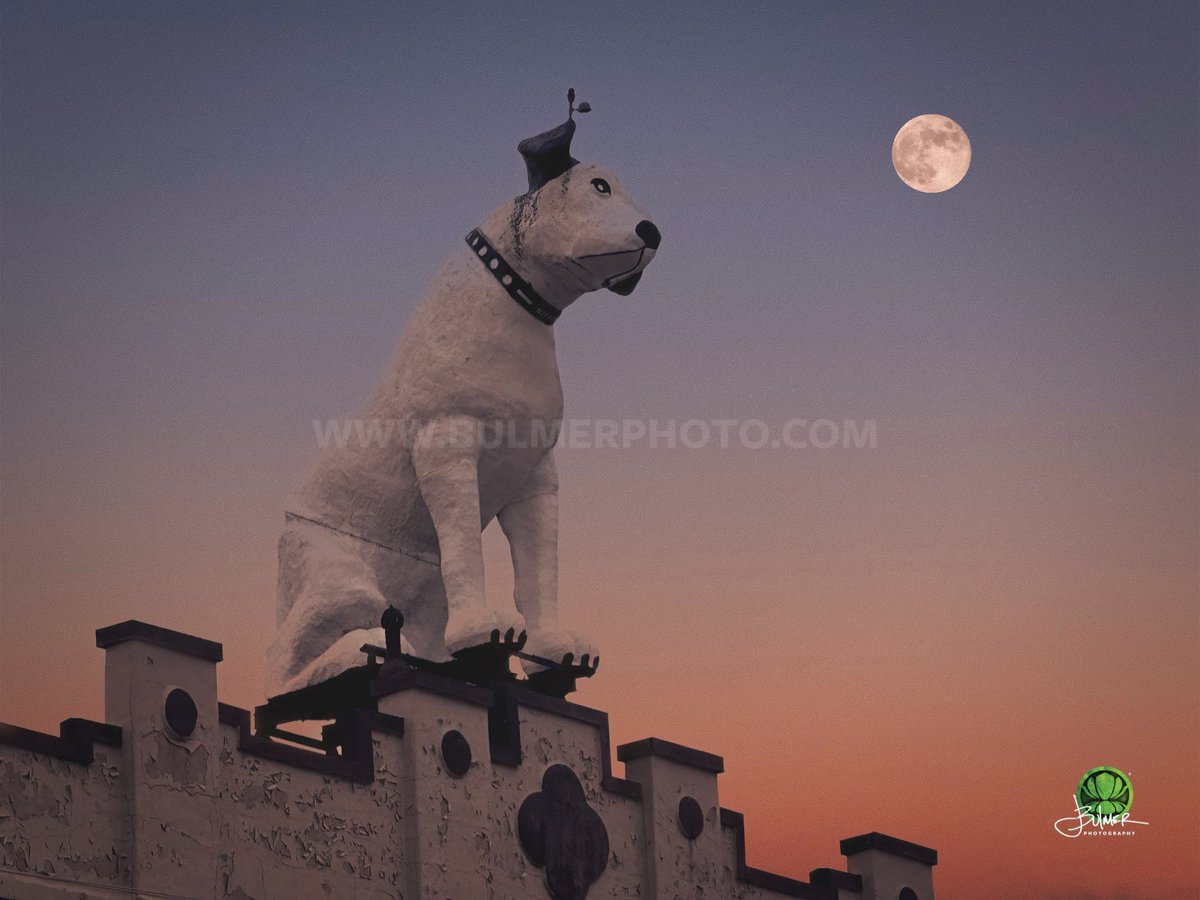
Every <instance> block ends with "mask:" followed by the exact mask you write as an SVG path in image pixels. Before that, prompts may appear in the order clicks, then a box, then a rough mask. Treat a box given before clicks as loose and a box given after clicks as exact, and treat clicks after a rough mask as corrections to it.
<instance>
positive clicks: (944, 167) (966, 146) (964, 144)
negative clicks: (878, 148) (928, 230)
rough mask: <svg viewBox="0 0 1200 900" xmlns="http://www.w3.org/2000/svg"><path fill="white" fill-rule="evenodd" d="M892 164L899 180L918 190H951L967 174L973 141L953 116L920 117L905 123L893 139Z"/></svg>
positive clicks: (930, 191)
mask: <svg viewBox="0 0 1200 900" xmlns="http://www.w3.org/2000/svg"><path fill="white" fill-rule="evenodd" d="M892 165H893V166H895V167H896V174H897V175H899V176H900V180H901V181H903V182H904V183H905V184H907V185H908V186H909V187H910V188H912V189H913V190H915V191H922V192H923V193H926V194H938V193H941V192H942V191H948V190H950V188H952V187H954V186H955V185H956V184H958V183H959V182H960V181H962V180H963V176H964V175H966V174H967V168H968V167H969V166H970V165H971V142H970V141H969V140H967V133H966V132H965V131H963V130H962V128H960V127H959V125H958V123H957V122H955V121H954V120H953V119H948V118H946V117H945V116H935V115H927V116H917V117H916V118H915V119H909V120H908V121H907V122H905V123H904V127H903V128H901V129H900V130H899V131H897V132H896V139H895V140H894V141H892Z"/></svg>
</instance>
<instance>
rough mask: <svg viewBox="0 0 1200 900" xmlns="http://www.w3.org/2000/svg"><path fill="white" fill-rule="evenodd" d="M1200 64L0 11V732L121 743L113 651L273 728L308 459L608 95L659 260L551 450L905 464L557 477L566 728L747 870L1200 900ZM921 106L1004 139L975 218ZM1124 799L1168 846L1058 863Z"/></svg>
mask: <svg viewBox="0 0 1200 900" xmlns="http://www.w3.org/2000/svg"><path fill="white" fill-rule="evenodd" d="M1198 33H1200V12H1198V10H1197V7H1196V5H1195V4H1193V3H1183V2H1178V3H1175V2H1164V3H1153V4H1147V5H1137V4H1128V3H1115V2H1100V3H1094V2H1093V3H1081V2H1080V3H1076V2H1061V3H1052V4H1045V3H1035V2H1030V0H1021V2H1013V3H1002V4H987V5H980V4H968V3H949V4H938V5H936V6H934V5H929V4H915V3H908V2H897V3H887V4H879V3H866V2H862V3H859V2H846V3H842V2H837V3H835V2H810V3H785V2H761V3H760V2H755V3H745V4H717V3H711V4H710V3H688V4H683V3H662V4H654V5H653V6H646V5H639V4H587V5H570V6H567V5H560V4H532V3H514V4H511V6H509V5H505V6H504V8H501V7H499V6H497V5H495V4H493V5H490V6H484V5H477V4H474V3H462V4H432V3H431V4H394V3H383V2H358V3H354V4H349V5H346V6H342V5H340V4H339V5H328V4H316V3H311V4H310V3H292V4H273V3H245V4H232V3H216V4H205V5H191V6H175V5H171V6H160V5H149V4H136V3H117V2H88V3H82V2H61V3H54V4H43V3H24V2H15V0H6V2H5V3H4V4H3V5H0V41H2V46H0V292H2V299H0V350H2V354H0V482H2V495H0V720H3V721H5V722H10V723H14V724H18V725H22V726H25V727H31V728H37V729H41V730H50V731H54V730H56V727H57V723H58V721H59V720H61V719H63V718H65V717H68V716H88V717H93V718H101V717H102V716H103V708H102V706H103V704H102V669H103V653H102V651H100V650H97V649H96V648H95V642H94V631H95V629H96V628H98V627H101V626H104V625H109V624H112V623H114V622H118V621H122V620H125V619H131V618H136V619H142V620H145V621H148V622H152V623H154V624H158V625H163V626H166V627H169V628H174V629H178V630H182V631H186V632H189V633H192V634H196V635H200V636H202V637H206V638H210V639H213V640H217V641H220V642H222V643H223V644H224V647H225V660H224V662H222V663H221V664H220V667H219V677H220V693H221V699H222V700H223V701H225V702H227V703H233V704H236V705H239V706H244V707H250V706H253V705H255V704H256V703H260V702H262V700H263V699H264V694H263V676H264V667H263V654H264V651H265V649H266V646H267V643H268V642H269V640H270V638H271V634H272V630H273V627H274V591H275V542H276V540H277V538H278V535H279V531H280V529H281V527H282V522H283V510H284V508H285V505H286V502H287V497H288V494H289V491H291V490H292V488H293V487H294V486H295V485H296V484H297V482H298V481H299V479H300V477H301V475H302V474H303V471H304V466H305V464H306V461H307V460H308V459H309V458H310V457H311V456H312V455H313V453H314V452H315V450H316V437H315V433H314V424H313V423H314V421H317V422H324V421H327V420H329V419H337V418H340V417H345V416H350V415H353V414H354V412H355V411H356V409H357V408H358V407H359V405H360V404H361V402H362V401H363V400H364V398H365V397H366V395H367V394H368V392H369V391H370V389H371V388H372V387H373V385H374V383H375V378H376V377H377V375H378V374H379V372H380V371H381V370H382V368H383V366H384V364H385V363H386V361H387V359H388V356H389V354H390V352H391V349H392V346H393V344H394V342H395V340H396V338H397V337H398V336H399V334H400V331H401V329H402V327H403V325H404V323H405V321H406V320H407V318H408V316H409V315H410V313H411V311H412V310H413V308H414V307H415V305H416V304H417V303H418V302H419V301H420V299H421V298H422V295H423V294H424V292H425V290H426V287H427V285H428V284H429V281H430V279H431V278H432V277H433V275H434V273H435V272H436V271H437V269H438V267H439V266H440V263H441V260H442V259H443V258H444V257H445V256H446V255H447V254H448V253H449V252H451V251H452V250H454V249H456V248H457V247H458V245H459V244H460V243H461V242H462V237H463V235H464V234H466V232H467V231H468V230H469V229H471V228H472V227H474V226H475V225H477V224H478V223H479V222H480V221H481V220H482V218H483V217H484V216H485V215H486V214H487V213H488V212H489V211H490V210H491V209H492V208H493V207H494V206H496V205H497V204H498V203H499V202H500V201H501V200H503V199H505V198H509V197H512V196H514V195H516V194H518V193H520V192H521V191H522V190H523V185H524V170H523V165H522V161H521V159H520V157H519V156H518V155H517V153H516V150H515V147H516V144H517V142H518V141H519V140H520V139H522V138H524V137H527V136H529V135H532V134H535V133H537V132H539V131H541V130H543V129H545V128H548V127H551V126H553V125H555V124H557V123H558V122H559V121H561V119H562V117H563V115H564V113H565V104H564V102H563V99H562V98H563V93H564V91H565V89H566V87H568V86H571V85H574V86H575V87H576V88H577V89H578V90H579V96H580V98H581V99H584V100H587V101H589V102H590V103H591V104H592V106H593V107H594V111H593V112H592V113H590V114H589V115H588V116H587V117H583V119H582V121H581V122H580V123H579V132H578V134H577V135H576V138H575V142H574V145H573V152H574V154H575V155H576V156H577V157H579V158H581V159H584V160H594V161H597V162H602V163H604V164H606V165H608V166H611V168H612V169H613V170H614V171H615V172H617V173H618V174H619V175H620V176H621V178H622V180H623V181H624V182H625V184H626V185H627V186H628V187H629V189H630V191H631V193H632V194H633V195H634V196H635V197H636V198H637V199H638V201H639V202H640V203H642V204H643V205H644V206H645V207H646V209H647V210H648V211H649V212H650V214H651V215H652V217H653V219H654V221H655V222H656V223H657V224H658V226H659V227H660V229H661V230H662V233H663V244H662V248H661V250H660V251H659V254H658V257H657V259H656V260H655V261H654V263H653V264H652V265H651V266H650V268H649V269H648V270H647V272H646V275H645V277H644V278H643V279H642V282H641V285H640V286H639V288H638V290H637V292H636V293H635V294H633V295H632V296H631V297H628V298H625V297H618V296H616V295H615V294H610V293H608V292H602V293H601V294H594V295H589V296H586V297H584V298H582V299H581V300H580V301H579V302H578V303H576V304H575V305H574V306H572V307H571V308H570V309H569V310H567V312H566V313H565V314H564V315H563V317H562V319H561V320H560V321H559V323H558V324H557V325H556V326H555V328H556V332H557V341H558V354H559V361H560V367H561V369H562V376H563V384H564V389H565V393H566V410H567V411H566V415H567V417H568V418H569V419H578V420H587V421H592V420H595V419H618V420H620V419H637V420H646V419H657V420H660V421H667V420H675V421H677V422H682V421H685V420H689V419H702V420H713V419H726V418H727V419H736V420H739V421H744V420H747V419H759V420H762V421H763V422H765V423H768V425H769V426H770V427H772V428H777V427H779V426H780V425H781V424H782V423H784V422H786V421H788V420H790V419H793V418H805V419H808V420H810V421H811V420H816V419H821V418H828V419H831V420H833V421H835V422H838V423H841V422H843V421H844V420H847V419H849V420H853V421H855V422H858V423H863V422H867V421H870V422H874V423H875V429H876V435H877V441H876V443H875V446H873V447H843V446H841V445H839V446H836V447H832V448H828V449H817V448H815V447H808V448H806V449H788V448H777V449H771V448H770V447H767V448H763V449H758V450H752V449H748V448H743V447H730V448H721V447H719V446H714V445H712V444H711V443H710V444H709V445H707V446H704V447H702V448H697V449H688V448H686V447H682V446H677V447H675V448H673V449H672V448H665V447H658V448H651V447H649V446H648V445H647V444H646V443H645V442H640V443H635V444H634V445H633V446H630V447H627V448H622V449H615V448H588V447H580V446H572V447H563V448H560V449H559V451H558V464H559V472H560V479H561V483H562V488H561V494H560V498H561V501H560V502H561V508H562V526H561V539H560V546H561V550H560V554H561V563H562V569H561V576H560V584H561V597H562V606H563V611H564V615H565V616H566V618H567V620H568V621H569V622H570V623H571V624H572V625H574V626H576V627H578V628H579V630H582V631H585V632H589V633H591V634H592V635H594V636H595V638H596V640H597V643H598V644H599V646H600V648H601V653H602V657H603V666H602V667H601V669H600V671H599V673H598V675H597V676H596V677H595V678H594V679H592V680H591V681H589V682H586V683H584V684H583V685H582V687H581V690H580V691H579V693H578V694H576V695H575V696H574V698H573V699H575V700H577V701H578V702H580V703H584V704H587V705H589V706H595V707H598V708H601V709H604V710H606V711H608V712H609V714H610V716H611V721H612V730H613V739H614V742H624V741H628V740H633V739H637V738H641V737H646V736H649V735H654V736H658V737H663V738H667V739H670V740H674V741H677V742H679V743H683V744H687V745H690V746H693V747H697V748H699V749H702V750H706V751H710V752H713V753H717V754H720V755H722V756H723V757H724V759H725V764H726V772H725V774H724V775H723V776H722V777H721V781H720V789H721V803H722V805H723V806H726V807H730V808H733V809H736V810H739V811H741V812H744V813H745V814H746V818H747V842H748V855H749V862H750V864H751V865H754V866H758V867H762V868H767V869H771V870H774V871H779V872H781V873H783V874H787V875H792V876H796V877H805V876H806V875H807V873H808V871H809V870H810V869H812V868H814V867H818V866H838V867H840V866H841V864H842V860H841V859H840V858H839V857H838V856H837V842H838V840H839V839H841V838H844V837H848V836H850V835H853V834H857V833H861V832H864V831H871V830H879V831H884V832H887V833H890V834H895V835H897V836H900V837H904V838H906V839H909V840H912V841H915V842H918V843H921V844H925V845H928V846H931V847H935V848H937V850H938V851H939V854H940V857H941V863H940V865H939V866H938V867H937V869H936V870H935V883H936V885H937V888H938V896H939V897H940V898H942V900H1023V898H1028V900H1034V898H1036V900H1085V898H1086V900H1132V898H1136V900H1141V898H1146V900H1185V898H1196V897H1198V896H1200V862H1197V860H1198V859H1200V854H1197V852H1196V851H1197V848H1198V846H1200V814H1198V812H1197V811H1198V810H1200V778H1198V777H1197V773H1198V772H1200V667H1198V662H1200V653H1198V650H1200V602H1198V601H1200V597H1198V591H1200V562H1198V549H1197V548H1198V545H1200V478H1198V471H1200V402H1198V401H1200V397H1198V386H1200V364H1198V354H1197V340H1198V338H1200V327H1198V316H1197V298H1198V295H1200V291H1198V287H1200V269H1198V265H1197V254H1196V249H1197V239H1198V238H1200V182H1198V176H1197V172H1198V171H1200V168H1198V162H1200V155H1198V152H1197V144H1198V118H1200V96H1198V95H1200V89H1198V87H1197V85H1198V81H1197V78H1196V75H1197V71H1198V51H1197V46H1198V44H1197V34H1198ZM922 113H938V114H943V115H947V116H950V117H951V118H953V119H954V120H955V121H957V122H958V123H959V124H961V125H962V126H963V128H965V130H966V131H967V133H968V134H969V135H970V139H971V144H972V150H973V159H972V164H971V168H970V171H969V172H968V174H967V176H966V178H965V179H964V180H963V181H962V183H961V184H959V185H958V186H957V187H955V188H953V189H952V190H950V191H948V192H946V193H944V194H933V195H927V194H920V193H918V192H916V191H913V190H911V189H909V188H908V187H906V186H905V185H904V184H903V183H902V182H901V181H900V180H899V179H898V178H897V177H896V174H895V172H894V171H893V169H892V166H891V162H890V158H889V153H890V148H891V141H892V137H893V135H894V134H895V133H896V131H897V129H898V128H899V127H900V126H901V125H902V124H903V123H904V122H905V121H907V120H908V119H909V118H911V117H913V116H915V115H918V114H922ZM497 531H498V529H496V528H495V527H494V526H493V527H491V528H489V529H488V531H487V532H486V535H485V538H486V547H487V556H488V564H489V565H488V594H489V598H490V602H492V603H493V604H504V603H511V602H512V601H511V589H512V583H511V571H510V567H509V564H508V561H507V550H506V547H505V545H504V543H503V541H502V539H501V537H500V536H499V535H498V534H497V533H496V532H497ZM1099 765H1112V766H1116V767H1119V768H1121V769H1122V770H1124V771H1126V772H1128V773H1129V774H1130V778H1131V780H1132V782H1133V784H1134V786H1135V791H1136V802H1135V806H1134V809H1133V812H1134V815H1135V818H1137V819H1140V820H1144V821H1146V822H1147V823H1149V824H1148V825H1146V826H1144V827H1140V828H1139V829H1138V833H1137V834H1136V836H1134V837H1132V838H1129V839H1120V840H1100V839H1091V840H1089V839H1079V840H1069V839H1065V838H1063V837H1060V836H1059V835H1058V834H1056V833H1055V831H1054V827H1053V825H1054V822H1055V820H1056V819H1059V818H1061V817H1063V816H1067V815H1070V814H1071V813H1072V812H1073V807H1072V805H1071V804H1072V795H1073V792H1074V790H1075V787H1076V785H1077V783H1078V781H1079V778H1080V776H1081V775H1082V774H1083V773H1084V772H1085V771H1087V770H1088V769H1090V768H1093V767H1095V766H1099ZM618 769H619V766H618Z"/></svg>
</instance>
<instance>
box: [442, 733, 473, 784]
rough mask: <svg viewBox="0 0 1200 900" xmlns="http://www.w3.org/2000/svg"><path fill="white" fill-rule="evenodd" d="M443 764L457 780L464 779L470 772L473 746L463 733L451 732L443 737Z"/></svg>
mask: <svg viewBox="0 0 1200 900" xmlns="http://www.w3.org/2000/svg"><path fill="white" fill-rule="evenodd" d="M442 762H443V763H445V765H446V771H447V772H449V773H450V774H451V775H453V776H454V777H455V778H462V777H463V776H464V775H466V774H467V772H468V771H470V769H471V745H470V743H468V742H467V739H466V738H465V737H463V734H462V732H461V731H454V730H450V731H447V732H446V733H445V734H443V735H442Z"/></svg>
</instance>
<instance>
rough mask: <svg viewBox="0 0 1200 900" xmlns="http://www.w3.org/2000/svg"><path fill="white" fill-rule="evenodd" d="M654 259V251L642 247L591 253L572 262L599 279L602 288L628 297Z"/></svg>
mask: <svg viewBox="0 0 1200 900" xmlns="http://www.w3.org/2000/svg"><path fill="white" fill-rule="evenodd" d="M653 258H654V249H653V248H651V247H646V246H642V247H631V248H630V249H628V250H614V251H612V252H610V253H589V254H587V255H586V256H581V257H579V259H578V260H572V262H574V263H575V264H576V265H577V266H579V268H581V269H583V270H584V271H586V272H587V273H588V274H589V275H591V276H592V277H593V278H599V279H600V287H602V288H608V290H610V291H612V292H613V293H614V294H620V295H621V296H622V297H628V296H629V295H630V294H632V293H633V289H634V288H636V287H637V284H638V282H639V281H640V280H641V278H642V270H644V269H645V268H646V266H648V265H649V264H650V260H652V259H653Z"/></svg>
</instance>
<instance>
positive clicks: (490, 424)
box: [267, 92, 660, 691]
mask: <svg viewBox="0 0 1200 900" xmlns="http://www.w3.org/2000/svg"><path fill="white" fill-rule="evenodd" d="M570 101H571V102H570V103H569V106H570V112H571V113H572V115H571V116H570V117H568V119H567V121H566V122H564V123H563V124H562V125H560V126H558V127H557V128H554V129H552V130H550V131H547V132H544V133H543V134H540V135H538V136H536V137H533V138H529V139H528V140H525V141H522V142H521V144H520V146H519V147H518V150H519V151H520V153H521V154H522V156H524V158H525V162H526V167H527V169H528V174H529V191H528V193H525V194H522V195H521V196H520V197H517V198H516V199H515V200H510V201H507V202H505V203H502V204H501V205H500V206H499V207H498V208H497V209H496V210H495V211H494V212H493V213H492V214H491V215H489V216H488V217H487V218H486V219H485V220H484V222H483V223H482V224H481V225H480V226H479V227H478V228H477V229H476V230H474V231H472V232H471V233H470V234H469V235H468V236H467V241H466V243H465V244H463V245H462V246H460V247H459V249H458V251H456V252H455V253H453V254H452V255H451V256H450V258H449V259H448V260H447V261H446V263H445V265H444V266H443V268H442V270H441V272H439V274H438V275H437V277H436V278H435V280H434V282H433V286H432V290H431V291H430V293H429V296H428V297H427V298H426V299H425V300H424V301H423V302H422V303H421V304H420V306H419V307H418V308H417V310H416V311H415V313H414V314H413V316H412V318H411V320H410V321H409V323H408V325H407V327H406V328H405V330H404V333H403V335H402V336H401V338H400V342H399V345H398V347H397V349H396V352H395V354H394V357H393V359H392V361H391V363H390V365H389V366H388V368H387V370H386V372H385V373H384V376H383V379H382V382H381V383H380V385H379V387H378V388H377V389H376V391H375V393H374V396H373V397H372V398H371V400H370V401H369V402H368V404H367V406H366V409H365V411H364V417H365V418H366V419H368V420H380V421H382V422H387V423H392V424H395V423H402V424H403V426H404V427H403V428H401V429H399V430H400V432H401V434H396V432H394V431H393V433H392V440H374V441H366V442H358V443H355V442H353V441H349V442H346V443H345V446H328V447H326V448H324V449H323V450H322V451H321V452H320V453H319V455H318V456H317V458H316V460H315V461H314V463H313V465H312V467H311V468H310V470H309V472H308V474H307V476H306V477H305V479H304V481H303V483H302V485H301V487H300V489H299V491H298V493H297V495H296V497H295V499H294V501H293V503H292V505H291V507H290V509H289V511H288V513H287V516H286V527H285V530H284V532H283V535H282V536H281V538H280V540H279V588H278V608H277V626H278V629H277V633H276V637H275V640H274V643H273V644H272V645H271V647H270V649H269V651H268V660H267V662H268V677H269V679H270V680H271V682H272V685H273V687H274V688H276V689H277V690H279V691H288V690H294V689H297V688H301V687H304V686H306V685H310V684H315V683H317V682H320V681H323V680H325V679H327V678H330V677H332V676H334V675H336V674H338V673H339V672H341V671H343V670H345V669H347V668H349V667H351V666H354V665H357V664H360V663H361V662H362V655H361V653H360V650H359V648H360V647H361V645H362V644H363V643H376V644H379V643H382V630H381V629H380V628H379V621H380V614H381V613H382V612H383V610H385V609H386V608H387V607H388V606H389V605H393V606H395V607H396V608H398V609H399V610H400V611H401V612H402V613H403V614H404V619H405V628H404V637H405V639H406V642H407V643H406V645H405V649H406V650H407V651H409V652H412V653H415V654H416V655H418V656H421V657H424V658H426V659H430V660H435V661H442V660H449V659H450V658H451V656H452V654H454V653H455V652H457V651H460V650H463V649H466V648H470V647H475V646H479V645H481V644H485V643H487V642H489V640H492V639H494V634H495V633H497V632H498V633H499V634H500V635H506V634H508V632H509V630H510V629H512V631H513V633H514V634H519V633H520V632H521V631H527V633H528V643H527V646H526V648H525V649H526V652H528V653H530V654H534V655H537V656H540V657H543V658H547V659H553V660H560V659H563V658H564V657H565V655H566V654H568V653H570V654H573V655H574V658H575V659H576V660H579V659H580V658H581V657H582V655H583V654H585V653H586V654H590V655H591V656H592V657H593V658H594V657H595V653H596V649H595V647H593V646H592V645H591V644H590V642H589V641H588V640H587V639H586V638H583V637H581V636H579V635H577V634H575V633H572V632H569V631H565V630H563V629H562V628H561V627H560V625H559V620H558V499H557V490H558V481H557V476H556V473H555V467H554V457H553V455H552V447H553V444H554V442H555V440H556V438H557V434H558V428H559V426H560V422H561V418H562V412H563V397H562V386H561V384H560V382H559V375H558V361H557V359H556V357H555V351H554V328H553V323H554V321H555V320H556V319H557V318H558V315H559V313H561V312H562V310H564V309H565V308H566V307H567V306H569V305H570V304H571V303H572V302H574V301H575V300H576V299H577V298H578V297H580V296H581V295H583V294H586V293H588V292H590V291H595V290H598V289H600V288H608V289H609V290H612V291H615V292H616V293H618V294H623V295H624V294H629V293H630V292H631V291H632V290H633V288H634V286H635V285H636V284H637V281H638V279H639V278H640V277H641V273H642V270H643V269H644V268H645V267H646V265H647V264H648V263H649V262H650V260H651V259H653V258H654V254H655V251H656V250H657V248H658V246H659V241H660V235H659V231H658V229H657V228H656V227H655V226H654V224H653V223H652V222H650V221H649V219H648V217H647V216H646V215H645V214H644V213H643V212H642V211H641V210H640V209H639V208H638V206H637V205H636V204H635V203H634V202H633V200H632V199H631V198H630V196H629V194H628V193H627V192H626V190H625V188H624V187H623V186H622V185H621V183H620V181H618V180H617V179H616V177H615V176H614V175H613V174H612V173H611V172H609V171H607V170H606V169H603V168H601V167H599V166H595V165H591V164H585V163H580V162H578V161H577V160H575V159H573V158H572V157H571V155H570V141H571V137H572V136H573V134H574V132H575V122H574V119H573V113H574V112H576V111H580V112H586V111H588V109H589V107H587V105H586V104H580V105H579V106H578V107H575V106H574V93H573V92H572V93H571V95H570ZM493 518H499V520H500V527H501V529H502V530H503V532H504V535H505V536H506V538H507V539H508V542H509V546H510V549H511V553H512V562H513V570H514V577H515V590H514V599H515V601H516V609H517V611H518V612H519V615H518V614H515V613H514V612H513V611H511V610H507V609H492V608H489V607H488V606H487V604H486V602H485V597H484V572H483V550H482V537H481V531H482V529H483V527H485V526H486V525H487V524H488V523H489V522H490V521H491V520H492V519H493Z"/></svg>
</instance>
